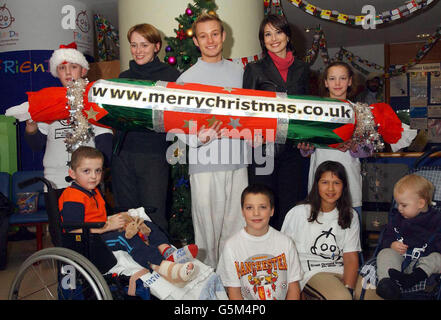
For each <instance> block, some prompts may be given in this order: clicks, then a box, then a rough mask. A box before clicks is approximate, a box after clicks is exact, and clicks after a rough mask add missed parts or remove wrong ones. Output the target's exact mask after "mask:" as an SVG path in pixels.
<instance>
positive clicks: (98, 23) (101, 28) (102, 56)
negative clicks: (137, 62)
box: [93, 14, 119, 61]
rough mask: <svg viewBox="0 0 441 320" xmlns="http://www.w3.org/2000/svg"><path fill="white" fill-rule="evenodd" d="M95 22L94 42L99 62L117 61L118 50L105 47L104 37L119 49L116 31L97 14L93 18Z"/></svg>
mask: <svg viewBox="0 0 441 320" xmlns="http://www.w3.org/2000/svg"><path fill="white" fill-rule="evenodd" d="M93 18H94V21H95V30H96V40H97V46H98V57H99V60H100V61H110V60H115V59H118V56H119V52H118V51H119V50H114V48H113V47H112V46H110V48H109V44H107V45H106V42H105V40H106V37H107V38H108V39H109V40H111V41H112V42H113V44H114V45H115V47H116V48H119V36H118V31H117V30H116V29H115V28H114V27H113V25H112V24H110V23H109V22H108V21H107V20H106V19H105V18H104V17H102V16H100V15H99V14H95V15H94V16H93Z"/></svg>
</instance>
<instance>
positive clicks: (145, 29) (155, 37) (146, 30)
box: [127, 23, 162, 51]
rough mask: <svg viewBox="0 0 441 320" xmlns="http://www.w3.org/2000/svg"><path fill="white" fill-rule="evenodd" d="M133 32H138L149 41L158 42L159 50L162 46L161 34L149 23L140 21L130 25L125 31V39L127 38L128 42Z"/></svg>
mask: <svg viewBox="0 0 441 320" xmlns="http://www.w3.org/2000/svg"><path fill="white" fill-rule="evenodd" d="M133 32H137V33H139V34H140V35H141V36H143V37H144V38H145V39H146V40H147V41H148V42H150V43H153V44H156V43H159V50H161V47H162V39H161V34H160V33H159V31H158V29H156V28H155V27H154V26H152V25H151V24H148V23H141V24H137V25H134V26H133V27H131V28H130V29H129V31H127V40H129V43H130V38H131V36H132V33H133ZM159 50H158V51H159Z"/></svg>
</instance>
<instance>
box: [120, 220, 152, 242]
mask: <svg viewBox="0 0 441 320" xmlns="http://www.w3.org/2000/svg"><path fill="white" fill-rule="evenodd" d="M121 215H122V217H123V218H124V220H125V222H126V223H125V225H124V228H123V230H125V232H126V233H125V236H126V238H127V239H132V238H133V237H134V236H135V235H138V236H139V237H140V238H141V239H142V240H143V241H144V242H145V244H146V245H149V239H148V236H149V235H150V232H151V231H152V230H150V228H149V227H147V225H146V224H145V223H144V220H143V219H142V218H141V217H132V216H130V215H129V214H128V213H127V212H123V213H121ZM123 230H120V231H123Z"/></svg>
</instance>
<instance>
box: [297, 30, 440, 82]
mask: <svg viewBox="0 0 441 320" xmlns="http://www.w3.org/2000/svg"><path fill="white" fill-rule="evenodd" d="M440 38H441V24H440V25H439V26H438V27H437V29H436V31H435V32H434V33H433V34H432V35H431V36H430V37H429V38H428V39H427V41H426V43H425V44H424V45H423V46H422V47H421V48H420V50H418V52H417V54H416V56H415V58H414V59H412V60H411V61H409V62H408V63H407V64H405V65H403V66H401V67H400V68H398V69H395V66H391V67H390V68H389V70H388V71H387V72H385V73H384V75H383V76H384V77H385V78H389V77H394V76H398V75H400V74H403V73H406V71H407V70H408V69H409V68H410V67H412V66H413V65H415V64H417V63H418V62H420V61H421V60H422V59H423V58H424V57H425V56H426V54H427V53H428V52H429V51H430V50H431V49H432V48H433V46H434V45H435V44H436V42H437V41H438V40H439V39H440ZM318 52H320V56H321V57H322V59H323V62H324V63H325V64H326V65H328V64H329V63H331V62H333V61H341V60H342V59H343V57H344V58H346V59H347V60H348V61H349V62H350V63H351V65H352V66H353V67H354V68H355V69H357V70H358V71H360V72H361V73H362V74H365V75H367V74H368V73H369V72H368V71H367V70H365V69H363V68H362V67H360V66H359V65H358V64H357V63H356V62H358V63H361V64H363V65H365V66H367V67H369V68H373V69H375V70H381V71H384V67H382V66H380V65H378V64H376V63H373V62H369V61H368V60H366V59H362V58H361V57H359V56H356V55H354V54H353V53H352V52H350V51H349V50H347V49H344V48H343V47H341V48H340V50H339V51H338V52H337V53H336V55H335V57H334V58H332V59H330V58H329V54H328V48H327V45H326V38H325V35H324V32H323V30H322V29H321V27H320V26H318V27H317V28H316V30H315V32H314V36H313V43H312V46H311V49H309V50H308V51H307V53H306V56H305V59H304V60H305V62H307V63H309V64H310V65H312V64H314V62H315V60H316V59H317V53H318Z"/></svg>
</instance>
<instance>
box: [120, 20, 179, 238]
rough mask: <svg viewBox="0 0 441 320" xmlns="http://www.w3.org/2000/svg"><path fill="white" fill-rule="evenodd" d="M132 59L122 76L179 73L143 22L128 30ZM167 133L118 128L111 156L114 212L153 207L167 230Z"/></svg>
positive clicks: (151, 28) (154, 217)
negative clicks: (161, 58) (161, 56)
mask: <svg viewBox="0 0 441 320" xmlns="http://www.w3.org/2000/svg"><path fill="white" fill-rule="evenodd" d="M127 39H128V41H129V43H130V53H131V54H132V57H133V60H131V61H130V64H129V69H128V70H126V71H124V72H122V73H121V74H120V75H119V77H120V78H129V79H138V80H152V81H157V80H162V81H176V79H177V78H178V77H179V72H178V71H177V70H176V69H174V68H173V67H171V66H169V65H167V64H165V63H162V62H160V61H159V58H158V57H157V54H158V52H159V50H160V49H161V46H162V40H161V35H160V34H159V31H158V30H157V29H156V28H155V27H154V26H152V25H150V24H147V23H143V24H138V25H135V26H133V27H132V28H130V30H129V31H128V32H127ZM168 145H169V144H168V142H167V141H166V135H165V134H164V133H156V132H154V131H151V130H147V129H146V130H144V131H117V133H116V148H114V149H116V150H115V152H114V154H113V158H112V188H113V195H114V200H115V210H114V211H115V212H122V211H127V210H128V209H131V208H138V207H144V208H146V207H154V208H156V209H157V210H156V212H154V213H149V216H150V217H151V219H152V220H153V222H154V223H155V224H157V225H158V226H160V227H161V228H162V229H163V230H164V231H167V229H168V222H167V216H166V200H167V190H168V180H169V171H170V167H169V165H168V163H167V160H166V156H165V155H166V151H167V147H168Z"/></svg>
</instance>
